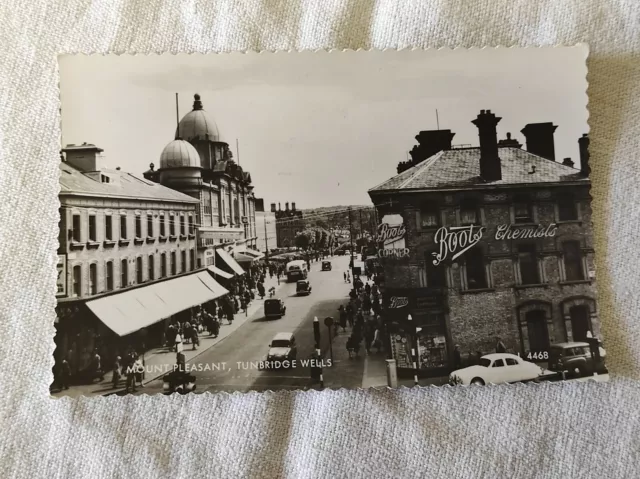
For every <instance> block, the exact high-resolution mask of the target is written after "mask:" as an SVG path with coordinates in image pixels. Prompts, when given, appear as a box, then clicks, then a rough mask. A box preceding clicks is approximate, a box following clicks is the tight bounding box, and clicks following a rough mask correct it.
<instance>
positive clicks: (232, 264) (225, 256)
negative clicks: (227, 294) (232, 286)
mask: <svg viewBox="0 0 640 479" xmlns="http://www.w3.org/2000/svg"><path fill="white" fill-rule="evenodd" d="M216 252H217V253H218V255H219V256H220V258H221V259H222V261H224V262H225V263H227V265H228V266H229V268H231V270H232V271H233V272H234V273H235V274H237V275H238V276H240V275H243V274H244V270H243V269H242V266H240V265H239V264H238V262H237V261H236V260H235V259H233V257H232V256H231V255H230V254H229V253H227V252H226V251H225V250H223V249H217V250H216Z"/></svg>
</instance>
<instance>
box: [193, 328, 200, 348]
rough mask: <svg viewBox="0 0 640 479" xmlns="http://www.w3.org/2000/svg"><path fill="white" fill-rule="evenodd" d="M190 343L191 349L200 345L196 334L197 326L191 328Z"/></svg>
mask: <svg viewBox="0 0 640 479" xmlns="http://www.w3.org/2000/svg"><path fill="white" fill-rule="evenodd" d="M191 343H192V344H193V351H195V350H196V349H198V346H200V337H199V335H198V328H191Z"/></svg>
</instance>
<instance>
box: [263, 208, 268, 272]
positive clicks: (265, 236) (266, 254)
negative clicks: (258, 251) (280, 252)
mask: <svg viewBox="0 0 640 479" xmlns="http://www.w3.org/2000/svg"><path fill="white" fill-rule="evenodd" d="M264 256H265V259H266V262H267V264H269V238H267V218H265V219H264Z"/></svg>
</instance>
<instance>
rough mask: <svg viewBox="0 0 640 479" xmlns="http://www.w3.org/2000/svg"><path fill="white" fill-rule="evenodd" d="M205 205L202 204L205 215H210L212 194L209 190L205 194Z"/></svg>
mask: <svg viewBox="0 0 640 479" xmlns="http://www.w3.org/2000/svg"><path fill="white" fill-rule="evenodd" d="M203 200H204V202H203V205H202V213H203V214H205V215H210V214H211V196H209V193H208V192H207V193H206V194H205V195H204V196H203Z"/></svg>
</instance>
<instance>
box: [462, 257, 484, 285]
mask: <svg viewBox="0 0 640 479" xmlns="http://www.w3.org/2000/svg"><path fill="white" fill-rule="evenodd" d="M465 267H466V272H467V289H483V288H486V287H487V272H486V269H485V266H484V258H483V257H482V250H481V249H479V248H473V249H471V250H469V251H468V252H467V253H466V254H465Z"/></svg>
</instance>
